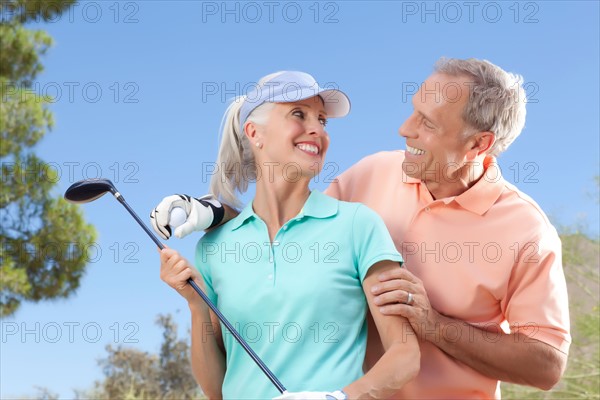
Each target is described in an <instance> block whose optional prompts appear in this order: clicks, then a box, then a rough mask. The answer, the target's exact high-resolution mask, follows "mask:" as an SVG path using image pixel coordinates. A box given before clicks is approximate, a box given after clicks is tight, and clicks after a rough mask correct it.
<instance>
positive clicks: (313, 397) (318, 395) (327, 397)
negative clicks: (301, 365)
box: [273, 390, 348, 400]
mask: <svg viewBox="0 0 600 400" xmlns="http://www.w3.org/2000/svg"><path fill="white" fill-rule="evenodd" d="M347 398H348V397H347V396H346V394H345V393H344V392H342V391H341V390H336V391H335V392H284V393H283V394H281V395H280V396H277V397H274V398H273V400H346V399H347Z"/></svg>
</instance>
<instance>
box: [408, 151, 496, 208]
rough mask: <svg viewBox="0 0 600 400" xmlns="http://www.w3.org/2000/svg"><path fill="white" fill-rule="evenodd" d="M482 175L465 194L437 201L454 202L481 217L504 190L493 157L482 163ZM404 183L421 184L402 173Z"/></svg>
mask: <svg viewBox="0 0 600 400" xmlns="http://www.w3.org/2000/svg"><path fill="white" fill-rule="evenodd" d="M483 167H484V173H483V176H482V177H481V178H480V179H479V181H478V182H477V183H476V184H475V185H473V186H472V187H471V188H470V189H469V190H467V191H466V192H464V193H462V194H460V195H458V196H453V197H447V198H444V199H439V200H440V201H443V202H444V203H446V204H449V203H451V202H452V201H455V202H456V203H458V205H460V206H461V207H462V208H464V209H465V210H468V211H470V212H472V213H475V214H477V215H483V214H485V213H486V212H487V210H489V209H490V207H492V205H493V204H494V203H495V202H496V200H498V198H499V197H500V195H501V194H502V191H503V190H504V179H503V178H502V173H501V171H500V167H499V166H498V163H497V161H496V158H495V157H493V156H487V157H486V158H485V160H484V161H483ZM402 175H403V176H404V182H406V183H422V184H423V186H425V184H424V183H423V182H422V181H421V180H420V179H415V178H411V177H410V176H407V175H406V174H405V173H404V171H402Z"/></svg>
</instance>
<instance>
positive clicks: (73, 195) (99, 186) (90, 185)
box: [65, 178, 117, 203]
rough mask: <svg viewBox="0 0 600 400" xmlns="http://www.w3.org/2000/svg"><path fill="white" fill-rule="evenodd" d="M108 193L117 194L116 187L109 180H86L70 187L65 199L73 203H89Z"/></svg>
mask: <svg viewBox="0 0 600 400" xmlns="http://www.w3.org/2000/svg"><path fill="white" fill-rule="evenodd" d="M108 192H111V193H113V194H114V193H116V192H117V189H116V188H115V185H113V183H112V182H111V181H110V180H109V179H104V178H96V179H84V180H82V181H78V182H75V183H74V184H72V185H71V186H69V188H68V189H67V191H66V192H65V199H67V200H68V201H70V202H71V203H89V202H90V201H94V200H96V199H98V198H100V197H102V196H104V195H105V194H106V193H108Z"/></svg>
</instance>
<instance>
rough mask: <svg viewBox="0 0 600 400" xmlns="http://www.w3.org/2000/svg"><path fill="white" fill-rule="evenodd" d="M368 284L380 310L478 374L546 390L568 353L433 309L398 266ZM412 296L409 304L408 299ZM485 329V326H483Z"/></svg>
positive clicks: (419, 287)
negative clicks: (407, 324) (401, 319)
mask: <svg viewBox="0 0 600 400" xmlns="http://www.w3.org/2000/svg"><path fill="white" fill-rule="evenodd" d="M379 280H380V281H381V282H380V283H379V284H377V285H375V287H374V288H373V294H374V295H376V300H375V302H376V304H377V305H379V306H380V307H381V308H380V311H381V313H382V314H386V315H400V316H403V317H405V318H406V319H408V321H409V322H410V324H411V326H412V327H413V329H414V331H415V333H416V335H417V336H418V337H419V338H420V339H421V340H425V341H429V342H431V343H433V344H435V345H436V346H437V347H438V348H440V349H441V350H442V351H444V352H445V353H447V354H448V355H450V356H452V357H454V358H456V359H457V360H459V361H461V362H463V363H464V364H466V365H468V366H469V367H471V368H473V369H475V370H477V371H479V372H481V373H482V374H484V375H486V376H488V377H490V378H493V379H498V380H501V381H505V382H512V383H517V384H524V385H530V386H535V387H537V388H540V389H543V390H549V389H551V388H552V387H553V386H554V385H556V383H558V381H559V380H560V378H561V376H562V374H563V372H564V370H565V367H566V362H567V355H566V354H565V353H563V352H561V351H560V350H558V349H556V348H554V347H553V346H551V345H549V344H546V343H544V342H542V341H539V340H536V339H533V338H530V337H528V336H526V335H524V334H522V333H519V332H517V333H511V334H506V333H504V332H503V331H502V330H501V329H500V327H499V326H497V329H495V330H493V331H490V330H489V329H488V330H483V329H480V328H477V327H475V326H473V325H470V324H467V323H465V322H464V321H460V320H457V319H453V318H450V317H447V316H444V315H442V314H440V313H438V312H437V311H436V310H434V309H433V308H432V307H431V304H430V302H429V298H428V296H427V292H426V291H425V288H424V286H423V282H422V281H421V280H420V279H418V278H417V277H416V276H414V275H413V274H412V273H410V272H409V271H407V270H406V269H405V268H401V269H400V268H397V269H394V270H392V271H386V272H384V273H382V274H381V275H380V276H379ZM407 293H412V294H413V299H414V301H413V303H412V304H410V305H408V304H404V303H405V302H406V301H407ZM486 328H489V324H488V325H486Z"/></svg>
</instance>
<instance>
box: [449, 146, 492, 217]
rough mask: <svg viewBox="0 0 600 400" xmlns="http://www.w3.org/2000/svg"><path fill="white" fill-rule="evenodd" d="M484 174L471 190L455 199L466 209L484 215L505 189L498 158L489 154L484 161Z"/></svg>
mask: <svg viewBox="0 0 600 400" xmlns="http://www.w3.org/2000/svg"><path fill="white" fill-rule="evenodd" d="M483 167H484V173H483V176H482V177H481V178H480V179H479V181H477V183H476V184H475V185H473V186H472V187H471V188H470V189H469V190H467V191H466V192H464V193H462V194H460V195H459V196H456V197H455V198H454V200H455V201H456V202H457V203H458V204H459V205H460V206H461V207H463V208H464V209H466V210H469V211H471V212H473V213H475V214H478V215H483V214H485V213H486V212H487V210H489V209H490V208H491V207H492V205H494V203H495V202H496V200H498V198H499V197H500V195H501V194H502V192H503V190H504V179H503V178H502V173H501V171H500V167H499V166H498V163H497V162H496V158H495V157H492V156H487V157H486V158H485V160H484V161H483Z"/></svg>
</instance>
